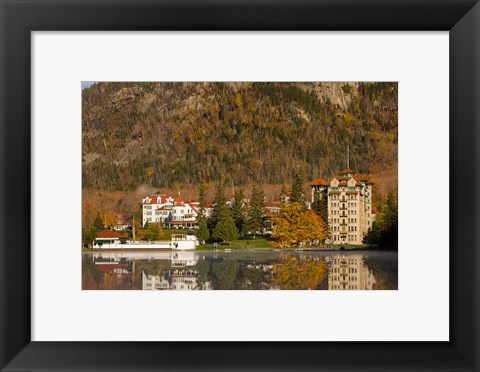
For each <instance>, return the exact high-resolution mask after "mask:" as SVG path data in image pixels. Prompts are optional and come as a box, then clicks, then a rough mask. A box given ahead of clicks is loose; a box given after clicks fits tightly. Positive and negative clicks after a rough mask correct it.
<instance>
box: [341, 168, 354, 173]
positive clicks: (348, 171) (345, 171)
mask: <svg viewBox="0 0 480 372" xmlns="http://www.w3.org/2000/svg"><path fill="white" fill-rule="evenodd" d="M342 173H353V171H352V170H351V169H350V168H347V169H344V170H343V171H342Z"/></svg>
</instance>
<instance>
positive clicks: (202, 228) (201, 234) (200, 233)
mask: <svg viewBox="0 0 480 372" xmlns="http://www.w3.org/2000/svg"><path fill="white" fill-rule="evenodd" d="M195 235H196V236H197V238H198V240H200V244H202V245H203V244H205V242H206V241H207V240H208V239H210V232H209V231H208V227H207V222H206V221H205V219H204V218H202V219H201V220H200V222H199V223H198V229H197V231H196V232H195Z"/></svg>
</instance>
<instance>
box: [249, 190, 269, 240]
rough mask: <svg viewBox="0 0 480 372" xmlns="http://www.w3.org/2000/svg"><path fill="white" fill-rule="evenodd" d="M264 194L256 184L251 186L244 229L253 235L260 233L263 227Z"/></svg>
mask: <svg viewBox="0 0 480 372" xmlns="http://www.w3.org/2000/svg"><path fill="white" fill-rule="evenodd" d="M264 212H265V194H264V193H263V190H262V189H261V188H260V187H259V186H258V185H256V184H254V185H253V188H252V197H251V198H250V205H249V206H248V211H247V220H246V222H245V227H244V231H245V232H246V233H248V234H253V236H254V237H255V235H256V234H257V233H261V232H262V229H263V215H264V214H265V213H264Z"/></svg>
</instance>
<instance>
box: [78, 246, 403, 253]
mask: <svg viewBox="0 0 480 372" xmlns="http://www.w3.org/2000/svg"><path fill="white" fill-rule="evenodd" d="M342 248H343V249H342ZM352 251H368V252H398V249H378V248H371V247H368V248H367V247H365V248H363V247H329V248H301V249H298V248H283V249H275V248H263V249H262V248H260V249H230V248H224V249H191V250H178V249H162V248H145V249H142V248H138V249H125V248H119V249H115V248H107V249H89V250H84V249H82V254H83V253H96V252H98V253H104V252H112V253H119V252H125V253H135V252H141V253H145V252H154V253H157V252H198V253H204V252H220V253H222V252H223V253H224V252H228V253H232V252H352Z"/></svg>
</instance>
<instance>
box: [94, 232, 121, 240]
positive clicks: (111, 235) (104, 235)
mask: <svg viewBox="0 0 480 372" xmlns="http://www.w3.org/2000/svg"><path fill="white" fill-rule="evenodd" d="M97 238H123V235H121V234H119V233H117V232H115V231H112V230H102V231H99V232H97Z"/></svg>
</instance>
